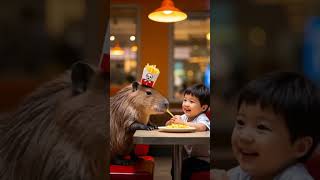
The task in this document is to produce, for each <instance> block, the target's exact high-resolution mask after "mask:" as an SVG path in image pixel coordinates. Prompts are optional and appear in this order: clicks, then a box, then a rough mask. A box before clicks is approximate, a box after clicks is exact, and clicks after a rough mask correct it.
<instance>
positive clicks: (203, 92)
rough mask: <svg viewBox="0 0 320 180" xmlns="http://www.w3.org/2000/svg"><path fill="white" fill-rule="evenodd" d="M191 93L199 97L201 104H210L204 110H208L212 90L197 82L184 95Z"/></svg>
mask: <svg viewBox="0 0 320 180" xmlns="http://www.w3.org/2000/svg"><path fill="white" fill-rule="evenodd" d="M186 94H188V95H189V94H190V95H192V96H195V97H197V98H198V99H199V101H200V105H201V106H202V105H208V108H207V109H206V110H205V111H204V112H206V111H207V110H208V109H209V106H210V90H209V89H208V88H207V87H206V86H205V85H203V84H195V85H193V86H190V87H188V88H187V89H186V90H185V91H184V94H183V95H186Z"/></svg>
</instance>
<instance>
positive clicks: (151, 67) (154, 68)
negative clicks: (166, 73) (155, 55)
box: [145, 64, 160, 74]
mask: <svg viewBox="0 0 320 180" xmlns="http://www.w3.org/2000/svg"><path fill="white" fill-rule="evenodd" d="M145 68H146V69H147V70H148V71H149V73H151V74H159V73H160V70H159V69H158V68H157V66H156V65H149V64H147V65H146V66H145Z"/></svg>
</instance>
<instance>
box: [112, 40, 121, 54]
mask: <svg viewBox="0 0 320 180" xmlns="http://www.w3.org/2000/svg"><path fill="white" fill-rule="evenodd" d="M110 54H111V55H114V56H121V55H123V54H124V50H123V49H122V48H121V47H120V43H119V42H116V44H115V46H114V47H113V48H111V52H110Z"/></svg>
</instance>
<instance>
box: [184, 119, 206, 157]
mask: <svg viewBox="0 0 320 180" xmlns="http://www.w3.org/2000/svg"><path fill="white" fill-rule="evenodd" d="M181 120H182V121H184V122H192V123H202V124H204V125H205V126H206V127H207V128H208V130H210V120H209V118H208V117H207V116H206V114H205V113H201V114H199V115H198V116H197V117H196V118H195V119H193V120H192V121H188V117H187V116H186V115H185V114H183V115H181ZM184 149H185V150H186V152H187V154H188V156H189V157H190V156H193V157H197V158H198V159H202V160H205V161H208V162H209V154H210V145H209V144H201V145H185V146H184Z"/></svg>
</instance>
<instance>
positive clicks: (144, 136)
mask: <svg viewBox="0 0 320 180" xmlns="http://www.w3.org/2000/svg"><path fill="white" fill-rule="evenodd" d="M133 142H134V143H135V144H157V145H160V144H162V145H170V144H171V145H173V144H177V145H184V144H190V145H192V144H209V143H210V131H205V132H192V133H168V132H160V131H159V130H153V131H146V130H137V131H136V132H135V133H134V135H133Z"/></svg>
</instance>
